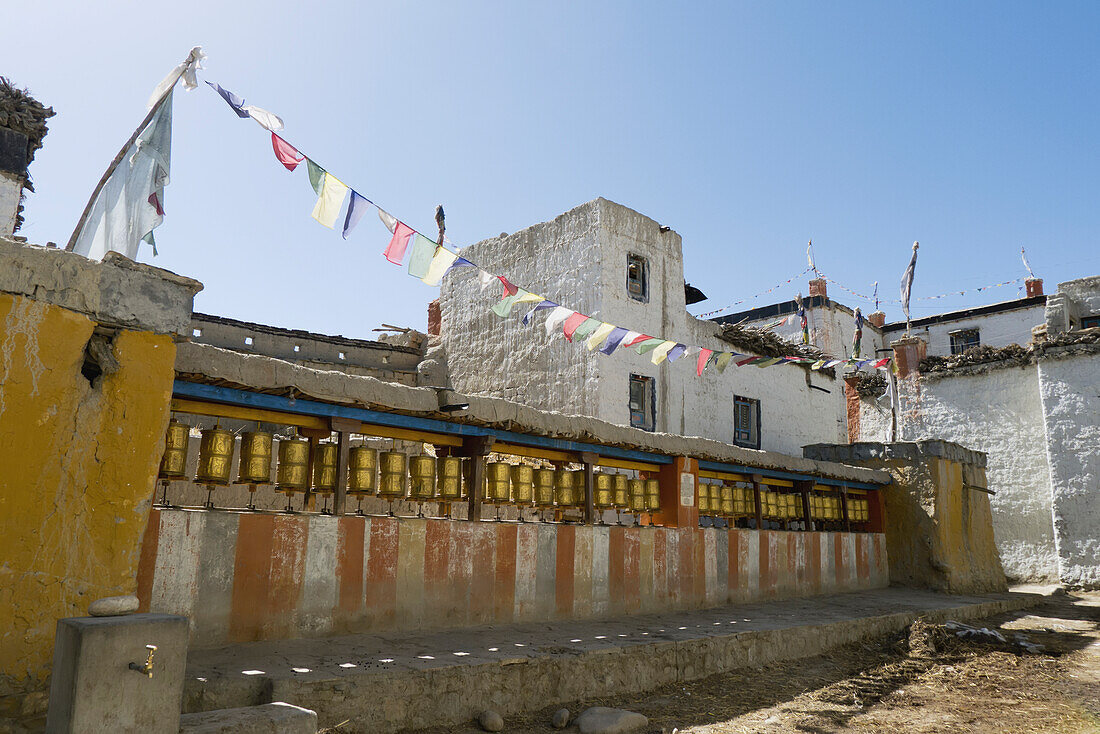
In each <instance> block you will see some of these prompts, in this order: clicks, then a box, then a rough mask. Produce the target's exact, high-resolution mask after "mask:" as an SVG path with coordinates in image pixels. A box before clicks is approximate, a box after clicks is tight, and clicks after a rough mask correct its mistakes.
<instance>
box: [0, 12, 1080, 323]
mask: <svg viewBox="0 0 1100 734" xmlns="http://www.w3.org/2000/svg"><path fill="white" fill-rule="evenodd" d="M168 6H169V4H167V3H156V4H148V3H106V4H98V3H86V2H79V3H77V2H72V3H69V2H50V1H49V0H43V1H42V2H39V3H22V4H20V6H19V7H18V8H15V9H12V8H9V9H7V10H5V20H6V22H8V23H10V25H11V27H18V28H20V29H21V32H20V33H19V34H8V35H7V36H6V37H5V40H4V44H3V45H2V46H0V73H3V74H5V75H7V76H10V77H11V79H12V80H13V81H14V82H16V83H17V84H19V85H22V86H26V87H29V88H30V89H31V91H32V93H33V94H35V95H36V96H37V97H38V98H39V99H40V100H41V101H42V102H44V103H46V104H48V105H52V106H53V107H54V109H55V110H56V111H57V113H58V114H57V116H56V117H55V118H53V120H52V121H51V123H50V134H49V136H48V137H47V138H46V141H45V143H46V144H45V147H44V148H43V149H42V150H41V151H39V153H38V155H37V158H36V160H35V162H34V164H33V166H32V167H31V173H32V176H33V178H34V181H35V186H36V188H37V193H35V194H33V195H31V196H30V197H29V200H28V202H27V211H26V217H27V224H26V225H25V226H24V229H23V232H22V234H24V235H26V236H28V238H29V239H30V240H31V241H34V242H39V243H44V242H46V241H54V242H58V243H62V244H63V243H64V242H65V241H67V239H68V237H69V234H70V233H71V230H72V227H73V225H74V224H75V221H76V219H77V217H78V216H79V214H80V211H81V210H82V208H83V206H84V203H85V201H86V200H87V197H88V195H89V194H90V193H91V190H92V187H93V186H94V185H95V183H96V181H97V180H98V179H99V177H100V175H101V174H102V172H103V169H104V168H105V167H106V164H107V163H108V162H109V161H110V159H111V158H112V157H113V156H114V154H115V153H116V152H117V150H118V148H119V146H120V145H121V144H122V142H123V141H124V140H125V139H126V138H127V137H128V135H129V134H130V132H131V131H132V129H133V128H134V126H135V125H136V124H137V123H138V122H139V121H140V120H141V118H142V116H143V115H144V112H145V109H144V105H145V102H146V100H147V98H148V96H149V94H150V92H151V91H152V89H153V87H154V86H155V85H156V83H157V82H158V81H160V79H161V78H162V77H163V76H164V75H165V74H166V73H167V72H168V71H169V69H171V68H172V66H174V65H175V64H176V63H177V62H178V61H179V60H180V59H182V58H183V57H184V56H185V55H186V53H187V51H188V50H189V49H190V47H191V46H192V45H196V44H198V45H202V46H203V47H204V49H205V51H206V53H207V54H208V56H209V58H208V60H207V63H206V71H205V78H207V79H212V80H216V81H218V82H220V83H221V84H223V85H224V86H225V87H227V88H229V89H231V90H233V91H235V92H237V93H238V94H240V95H242V96H244V97H245V98H246V99H247V100H248V101H249V102H250V103H254V104H257V105H259V106H261V107H264V108H267V109H269V110H271V111H273V112H276V113H277V114H279V115H281V116H282V117H283V119H284V120H285V121H286V130H285V135H286V137H287V139H288V140H290V141H292V142H293V143H295V144H296V145H297V146H298V147H299V148H300V149H301V150H302V151H303V152H304V153H306V154H308V155H310V156H311V157H313V158H314V159H316V160H317V161H318V162H319V163H321V164H322V165H323V166H325V167H327V168H328V169H329V170H331V171H332V172H333V174H334V175H336V176H338V177H339V178H341V179H342V180H344V181H345V182H347V183H348V184H350V185H351V186H352V187H353V188H355V189H356V190H359V191H361V192H362V193H363V194H364V195H366V196H368V197H369V198H372V199H373V200H375V201H376V202H378V203H380V204H381V205H383V206H384V207H385V208H387V209H388V210H389V211H390V212H392V213H393V214H394V215H396V216H398V217H399V218H401V219H404V220H406V221H408V222H409V223H410V224H412V225H413V226H415V227H417V228H419V229H423V230H425V231H431V229H432V227H433V223H432V213H433V211H434V207H435V205H436V204H438V203H442V204H443V205H444V206H445V207H446V210H447V225H448V230H447V233H448V236H449V238H450V239H451V240H452V241H453V242H454V243H455V244H456V245H460V246H464V245H467V244H472V243H473V242H476V241H478V240H480V239H482V238H485V237H488V236H493V235H496V234H499V233H500V232H514V231H516V230H518V229H522V228H523V227H525V226H528V225H530V224H533V223H536V222H540V221H545V220H547V219H551V218H553V217H554V216H556V215H557V214H559V213H561V212H564V211H567V210H568V209H570V208H572V207H574V206H576V205H578V204H580V203H583V202H585V201H588V200H590V199H592V198H595V197H597V196H604V197H607V198H609V199H612V200H614V201H617V202H620V203H622V204H625V205H627V206H630V207H632V208H634V209H636V210H638V211H640V212H642V213H643V214H646V215H648V216H650V217H653V218H654V219H656V220H658V221H659V222H661V223H663V224H667V225H669V226H671V227H672V228H673V229H675V230H676V231H678V232H679V233H680V234H681V235H682V236H683V239H684V256H685V262H686V276H687V279H688V280H689V281H691V282H692V283H693V284H694V285H696V286H698V287H699V288H701V289H702V290H703V291H704V292H705V293H706V294H707V295H708V296H709V297H710V300H709V301H706V302H704V303H703V304H699V306H697V307H693V309H692V310H693V312H696V313H698V312H701V311H708V310H711V309H715V308H718V307H720V306H724V305H726V304H728V303H731V302H733V301H736V300H740V299H742V298H744V297H746V296H751V295H753V294H755V293H757V292H759V291H762V290H764V289H766V288H768V287H770V286H772V285H774V284H775V283H776V282H778V281H782V280H785V279H787V278H788V277H790V276H791V275H793V274H795V273H798V272H799V271H801V270H803V269H804V268H805V261H806V258H805V249H806V241H807V239H809V238H811V237H812V238H813V240H814V245H815V250H816V254H817V261H818V265H819V267H820V269H821V270H822V271H823V272H825V273H826V274H827V275H828V276H829V277H831V278H833V279H835V280H837V281H839V282H841V283H844V284H845V285H847V286H849V287H850V288H853V289H855V290H857V291H860V292H868V291H869V290H870V288H871V283H872V282H873V281H876V280H878V281H880V282H881V286H880V291H881V293H882V294H883V295H884V297H885V298H888V299H890V298H892V299H897V298H898V295H897V294H898V282H899V280H900V277H901V273H902V271H903V270H904V268H905V265H906V263H907V261H908V257H909V252H910V246H911V244H912V242H913V240H919V241H920V242H921V251H920V261H919V265H918V269H917V279H916V283H915V286H914V293H913V295H914V297H915V298H919V297H921V296H929V295H934V294H939V293H943V292H947V291H959V290H965V289H969V288H974V287H977V286H982V285H987V284H990V283H995V282H998V281H1003V280H1010V279H1014V278H1019V277H1022V276H1023V275H1025V272H1024V270H1023V266H1022V264H1021V262H1020V257H1019V250H1020V247H1021V246H1024V247H1026V248H1027V250H1028V256H1029V259H1030V261H1031V264H1032V266H1033V267H1034V269H1035V270H1036V271H1037V274H1038V275H1039V276H1041V277H1043V278H1044V279H1045V281H1046V288H1047V292H1048V293H1049V292H1053V290H1054V288H1055V285H1056V284H1057V283H1058V282H1059V281H1064V280H1069V279H1072V278H1077V277H1083V276H1087V275H1094V274H1097V273H1100V248H1097V246H1096V242H1097V239H1098V236H1097V235H1098V233H1100V207H1098V206H1097V205H1096V202H1097V199H1098V194H1100V179H1098V177H1097V171H1098V170H1100V165H1098V164H1100V142H1098V140H1100V138H1098V136H1097V133H1096V130H1097V117H1098V112H1100V95H1098V91H1100V63H1098V62H1100V51H1098V44H1097V43H1096V39H1097V37H1098V31H1100V6H1098V5H1096V4H1095V3H1083V2H1081V3H1071V2H1061V3H1014V2H990V3H977V2H972V3H957V2H939V3H933V2H919V3H917V2H913V3H908V4H903V3H881V2H860V3H848V2H835V3H818V2H760V3H755V2H754V3H739V2H728V3H650V2H644V3H642V2H637V3H626V2H622V3H612V2H589V3H580V2H575V3H574V2H553V3H533V2H520V3H517V2H499V3H487V2H476V3H466V2H464V3H457V2H432V3H414V2H407V3H397V2H394V3H378V2H352V1H348V2H332V3H324V2H315V3H301V2H294V3H290V2H270V3H263V4H261V3H243V2H224V3H206V4H204V3H184V4H173V5H172V7H173V8H175V9H172V10H167V9H164V8H166V7H168ZM303 168H304V167H303ZM165 198H166V201H165V208H166V210H167V213H168V216H167V218H166V220H165V223H164V225H163V226H162V227H161V228H160V229H158V230H157V235H156V236H157V241H158V247H159V251H160V256H159V257H156V258H153V257H152V253H151V251H149V250H148V249H146V250H144V251H143V254H142V255H141V257H140V259H142V260H144V261H146V262H152V263H153V264H155V265H158V266H160V267H164V268H168V269H170V270H173V271H176V272H179V273H182V274H186V275H189V276H192V277H195V278H198V279H199V280H201V281H203V282H204V283H205V284H206V290H205V291H204V292H203V293H201V294H199V296H198V297H197V298H196V304H195V306H196V310H200V311H204V312H208V313H216V314H221V315H226V316H232V317H236V318H241V319H247V320H253V321H259V322H263V323H269V324H274V325H281V326H287V327H293V328H305V329H311V330H314V331H320V332H326V333H342V334H345V335H347V336H355V337H368V338H369V337H371V336H372V332H371V329H373V328H375V327H377V326H378V325H379V324H381V323H382V322H386V323H390V324H402V325H407V326H412V327H416V328H421V329H423V328H424V325H425V321H426V318H425V310H426V305H427V303H428V302H429V301H430V300H431V299H432V298H434V297H435V295H436V289H432V288H428V287H427V286H425V285H423V284H422V283H420V282H419V281H417V280H415V279H413V278H410V277H408V276H407V275H406V274H405V273H404V271H403V270H401V269H399V268H396V267H394V266H391V265H388V264H387V263H386V262H385V261H384V260H383V258H382V256H381V254H380V253H381V251H382V249H383V247H384V246H385V244H386V242H387V240H388V236H389V235H388V233H387V232H386V231H385V230H384V229H383V228H382V227H381V225H380V224H378V222H377V219H376V218H373V217H372V218H371V219H365V220H364V221H363V223H362V224H361V225H360V227H359V229H358V230H356V232H355V233H354V234H353V235H352V237H351V238H350V239H349V240H347V241H344V240H342V239H341V238H340V236H339V233H337V232H332V231H329V230H327V229H325V228H323V227H321V226H320V225H318V224H317V223H316V222H314V221H313V220H312V219H311V218H310V211H311V209H312V206H313V202H314V197H313V194H312V191H311V189H310V187H309V184H308V182H307V179H306V176H305V171H304V170H302V169H301V168H300V169H299V170H298V171H297V172H296V173H294V174H290V173H287V172H286V171H285V170H283V169H282V168H281V167H280V166H279V165H278V163H277V162H276V161H275V160H274V157H273V155H272V153H271V148H270V144H269V139H268V137H267V135H266V133H265V132H264V131H263V130H261V129H260V128H259V127H258V126H256V125H255V124H254V123H252V122H250V121H245V120H238V119H237V118H236V117H235V116H234V115H233V114H232V113H231V112H230V110H229V109H228V107H226V106H225V104H224V103H223V102H222V101H221V99H220V98H218V97H217V96H216V95H215V94H213V93H212V92H211V90H210V89H208V88H206V87H205V86H202V87H200V88H199V89H197V90H195V91H193V92H190V93H183V92H182V91H181V92H180V93H179V94H177V99H176V107H175V126H174V148H173V159H172V181H171V184H170V186H169V188H168V189H167V191H166V196H165ZM804 281H805V279H803V282H802V283H801V284H795V285H792V286H789V287H787V288H786V289H784V290H782V291H779V292H778V293H777V297H767V298H758V299H755V300H752V301H749V302H748V303H746V304H744V305H743V306H741V307H740V308H747V307H751V306H756V305H764V304H766V303H768V302H771V301H773V300H779V298H786V297H790V296H793V294H794V292H795V291H796V290H797V289H798V288H799V287H801V288H802V289H803V290H805V282H804ZM521 285H522V284H521ZM830 293H831V295H833V296H834V297H837V298H838V300H841V301H842V302H846V303H849V304H850V305H853V306H855V305H863V306H864V307H865V311H866V310H869V309H867V308H866V305H867V304H865V303H863V302H861V301H859V300H858V299H855V298H853V297H850V296H847V295H846V294H843V293H842V292H840V291H838V290H836V289H833V288H831V291H830ZM1018 294H1019V292H1018V290H1017V286H1009V287H1004V288H998V289H994V290H992V291H987V292H983V293H976V294H968V295H967V296H956V297H953V298H949V299H942V300H934V301H915V302H914V308H913V313H914V316H919V315H928V314H931V313H936V312H938V311H942V310H948V309H953V308H961V307H964V306H970V305H977V304H982V303H990V302H994V301H1000V300H1008V299H1011V298H1015V297H1017V296H1018ZM543 295H546V296H547V297H550V298H553V299H554V300H557V301H558V302H560V303H563V304H565V305H568V304H569V303H570V299H569V294H567V293H560V294H550V293H546V294H543ZM885 310H886V311H887V314H888V317H889V319H890V320H895V319H897V318H899V317H900V309H899V308H898V307H897V306H896V305H891V304H887V305H886V307H885ZM623 326H627V327H629V326H630V325H629V324H623Z"/></svg>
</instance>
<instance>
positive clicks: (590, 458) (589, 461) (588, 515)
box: [580, 451, 600, 525]
mask: <svg viewBox="0 0 1100 734" xmlns="http://www.w3.org/2000/svg"><path fill="white" fill-rule="evenodd" d="M580 459H581V463H582V464H584V524H585V525H591V524H592V523H594V522H595V521H596V506H595V493H596V474H595V469H596V464H597V463H598V462H599V460H600V457H599V456H597V455H596V454H593V453H591V452H588V451H584V452H582V453H581V455H580Z"/></svg>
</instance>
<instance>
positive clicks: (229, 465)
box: [195, 428, 233, 484]
mask: <svg viewBox="0 0 1100 734" xmlns="http://www.w3.org/2000/svg"><path fill="white" fill-rule="evenodd" d="M232 469H233V432H232V431H227V430H225V429H224V428H204V429H203V431H202V440H201V441H199V469H198V472H197V473H196V474H195V481H196V482H198V483H199V484H229V475H230V472H231V471H232Z"/></svg>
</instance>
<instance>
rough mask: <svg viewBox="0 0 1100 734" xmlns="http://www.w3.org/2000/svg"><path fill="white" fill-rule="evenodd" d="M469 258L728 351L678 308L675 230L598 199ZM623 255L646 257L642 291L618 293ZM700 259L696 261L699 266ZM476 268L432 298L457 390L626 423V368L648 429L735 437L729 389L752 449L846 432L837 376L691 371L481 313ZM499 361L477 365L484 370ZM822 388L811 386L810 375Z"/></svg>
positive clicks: (483, 246)
mask: <svg viewBox="0 0 1100 734" xmlns="http://www.w3.org/2000/svg"><path fill="white" fill-rule="evenodd" d="M467 254H468V256H469V257H470V258H471V259H473V260H475V261H476V262H477V263H478V264H480V265H482V266H483V267H486V268H487V269H489V270H490V271H493V272H503V273H507V274H508V275H509V277H510V278H511V279H512V280H514V281H515V282H516V284H517V285H519V286H521V287H524V288H528V289H530V290H532V291H534V292H536V293H539V294H540V295H543V296H545V297H547V298H550V299H557V300H560V301H561V302H562V305H564V306H567V307H568V308H571V309H575V310H577V311H580V312H582V313H585V314H588V315H590V316H593V317H595V318H598V319H599V320H601V321H605V322H608V323H612V324H617V325H621V326H623V327H624V328H628V329H633V330H636V331H640V332H644V333H646V334H650V335H653V336H662V337H664V338H666V339H674V340H677V341H680V342H682V343H684V344H687V345H689V346H693V345H698V346H702V347H705V348H708V349H714V350H726V349H729V345H728V344H726V343H725V342H722V341H720V340H719V339H718V338H717V325H716V324H714V323H712V322H709V321H702V320H699V319H696V318H694V317H692V316H691V315H690V314H688V312H687V309H686V306H685V297H684V261H683V253H682V243H681V240H680V236H679V235H678V234H676V233H675V232H673V231H671V230H669V231H664V232H662V231H661V227H660V225H659V223H658V222H656V221H654V220H652V219H650V218H649V217H646V216H643V215H641V214H639V213H638V212H635V211H633V210H631V209H629V208H627V207H624V206H621V205H619V204H615V203H613V202H610V201H607V200H606V199H596V200H594V201H591V202H588V203H587V204H583V205H581V206H579V207H577V208H576V209H573V210H571V211H569V212H566V213H565V214H562V215H561V216H559V217H557V218H555V219H554V220H553V221H550V222H545V223H542V224H537V225H534V226H532V227H528V228H527V229H524V230H522V231H521V232H517V233H515V234H513V235H510V236H505V237H500V238H496V239H491V240H486V241H483V242H480V243H478V244H476V245H474V246H473V247H472V248H471V249H470V252H469V253H467ZM628 254H634V255H639V256H642V257H644V258H646V260H647V262H648V266H649V279H648V280H649V297H648V300H647V301H645V302H640V301H636V300H634V299H632V298H631V297H630V296H629V295H628V293H627V289H626V269H627V256H628ZM700 266H701V265H700ZM471 270H472V269H467V268H462V269H458V270H455V271H452V272H451V273H450V274H448V275H447V276H446V278H445V279H444V282H443V288H442V291H441V295H440V307H441V312H442V328H441V339H442V342H443V345H444V347H445V348H446V351H447V360H448V365H449V367H450V370H451V374H452V379H453V380H454V382H455V389H457V390H459V391H460V392H468V393H473V394H480V395H488V396H493V397H501V398H505V399H509V400H516V401H520V402H523V403H525V404H527V405H530V406H533V407H536V408H540V409H543V410H553V411H558V412H562V413H575V414H578V415H586V416H592V417H595V418H599V419H601V420H605V421H608V422H610V423H616V424H619V425H629V422H630V413H629V405H628V394H629V387H628V386H629V381H630V376H631V375H632V374H636V375H642V376H646V377H653V378H655V396H656V430H657V431H661V432H666V433H672V434H679V435H684V436H700V437H703V438H710V439H713V440H716V441H722V442H726V443H730V442H732V440H733V398H734V395H741V396H745V397H750V398H756V399H759V400H760V401H761V439H762V440H761V448H763V449H766V450H770V451H776V452H780V453H785V454H789V455H794V456H798V455H800V453H801V448H802V446H803V445H805V444H809V443H815V442H834V441H840V440H844V439H845V437H846V436H847V427H846V416H845V406H844V395H843V389H842V386H843V382H842V381H841V380H839V379H832V378H829V377H826V376H823V375H820V374H817V373H814V374H813V375H810V376H808V375H807V372H806V371H805V370H803V369H801V368H798V367H793V366H778V367H773V368H768V369H760V368H756V367H736V366H731V367H729V368H728V369H727V370H726V371H725V373H723V374H721V375H719V374H718V373H717V372H716V371H714V370H710V371H707V372H706V373H705V374H704V375H703V377H701V378H700V377H697V376H696V374H695V362H696V357H695V356H685V357H683V358H681V359H680V360H678V361H676V362H675V363H672V364H669V363H667V362H666V363H664V364H661V365H654V364H653V363H652V362H651V360H650V355H648V354H647V355H639V354H637V353H635V352H634V350H630V349H627V350H623V349H620V350H618V351H616V352H615V353H614V354H613V355H611V356H605V355H603V354H600V353H599V352H598V351H589V350H587V348H586V346H585V345H584V344H581V343H570V342H568V341H566V340H565V338H564V337H563V336H562V334H561V329H560V327H559V328H558V329H556V330H555V332H554V333H553V334H550V335H548V334H547V333H546V330H545V329H544V328H543V324H544V321H545V315H546V314H547V313H548V311H542V312H540V313H538V314H536V315H534V316H533V318H532V323H531V325H529V326H524V325H523V324H522V323H521V317H522V315H523V311H524V309H523V308H522V307H518V308H516V310H515V313H514V314H513V316H511V317H510V318H507V319H502V318H499V317H498V316H496V315H495V314H493V313H492V312H491V311H490V308H491V307H492V306H493V305H494V304H495V303H496V302H497V301H498V300H499V299H500V295H501V286H500V284H499V283H496V282H494V283H492V284H490V285H489V286H488V287H487V288H486V289H485V290H484V291H482V290H481V286H480V284H479V282H478V278H477V275H476V274H475V273H473V272H471ZM487 364H491V365H494V366H495V367H496V368H495V369H493V370H486V369H485V365H487ZM811 382H812V384H813V385H815V386H817V387H821V388H823V389H824V390H827V391H828V392H822V391H821V390H814V389H811V388H810V383H811Z"/></svg>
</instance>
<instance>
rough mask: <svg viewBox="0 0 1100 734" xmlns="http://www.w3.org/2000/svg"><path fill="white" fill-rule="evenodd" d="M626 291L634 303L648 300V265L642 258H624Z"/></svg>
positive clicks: (629, 256)
mask: <svg viewBox="0 0 1100 734" xmlns="http://www.w3.org/2000/svg"><path fill="white" fill-rule="evenodd" d="M626 291H627V293H629V294H630V297H631V298H633V299H634V300H635V301H648V300H649V263H648V262H646V259H645V258H644V257H639V256H638V255H627V256H626Z"/></svg>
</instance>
